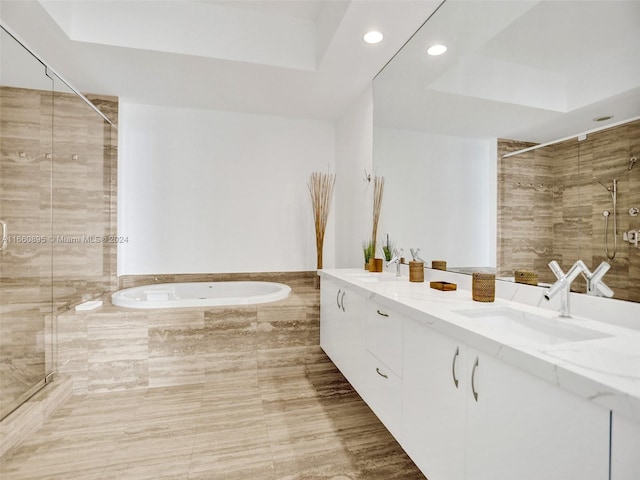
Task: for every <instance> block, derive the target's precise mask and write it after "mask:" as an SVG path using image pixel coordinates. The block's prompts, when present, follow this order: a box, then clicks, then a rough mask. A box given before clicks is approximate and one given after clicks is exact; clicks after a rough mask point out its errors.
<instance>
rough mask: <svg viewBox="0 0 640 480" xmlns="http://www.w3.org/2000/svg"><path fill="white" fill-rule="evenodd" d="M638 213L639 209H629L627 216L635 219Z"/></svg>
mask: <svg viewBox="0 0 640 480" xmlns="http://www.w3.org/2000/svg"><path fill="white" fill-rule="evenodd" d="M638 213H640V208H638V207H631V208H630V209H629V215H631V216H632V217H637V216H638Z"/></svg>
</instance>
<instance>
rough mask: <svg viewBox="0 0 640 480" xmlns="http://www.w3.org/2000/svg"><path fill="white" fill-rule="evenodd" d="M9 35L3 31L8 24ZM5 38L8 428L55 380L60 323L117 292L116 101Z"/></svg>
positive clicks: (1, 72) (1, 374) (0, 167)
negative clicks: (72, 82)
mask: <svg viewBox="0 0 640 480" xmlns="http://www.w3.org/2000/svg"><path fill="white" fill-rule="evenodd" d="M0 26H1V25H0ZM1 27H2V28H1V29H0V35H1V36H0V227H1V229H2V240H1V243H0V421H1V420H2V419H3V418H5V417H7V416H8V415H9V414H10V413H11V412H13V411H14V410H16V408H18V407H19V406H20V405H21V404H22V403H23V402H24V401H25V400H27V399H28V398H30V397H31V396H32V395H33V394H34V393H35V392H37V391H38V390H39V389H41V388H42V387H43V386H44V385H46V384H47V383H48V382H49V381H50V380H51V379H52V377H53V374H54V372H55V371H56V362H57V361H59V359H57V355H56V346H57V342H58V335H57V329H56V314H57V313H58V312H59V311H61V310H62V311H64V310H66V309H68V308H71V307H72V306H74V305H76V304H78V303H80V302H82V301H85V300H90V299H93V298H96V297H98V296H100V295H102V294H104V293H105V292H108V291H110V290H114V289H115V282H116V276H115V261H116V260H115V259H116V244H115V243H113V242H110V241H109V239H110V238H113V237H114V236H115V225H116V217H115V211H116V209H115V196H116V193H115V192H116V176H117V169H116V164H117V154H116V152H117V136H116V129H115V128H114V126H113V124H112V122H111V121H110V120H109V119H108V117H106V116H105V114H104V113H102V112H104V111H105V109H106V111H107V112H108V113H109V114H110V116H111V117H112V118H117V99H116V98H115V97H105V96H99V95H95V96H94V97H95V98H94V100H93V101H94V103H95V102H98V105H100V107H101V110H100V111H99V110H98V109H97V107H96V106H95V104H92V103H90V102H89V101H88V100H87V98H86V97H85V96H84V95H81V94H79V93H78V92H77V91H76V90H74V89H72V88H71V87H70V86H69V85H68V83H67V82H65V81H64V80H63V79H61V78H60V77H59V76H58V75H57V74H56V73H55V72H53V71H52V70H51V69H50V68H49V67H48V66H47V65H46V64H45V63H44V62H43V61H41V59H39V58H37V57H36V56H34V55H33V54H32V53H31V52H30V51H29V50H28V49H27V48H25V47H24V46H23V44H22V43H21V42H19V41H18V39H17V38H16V37H15V35H14V34H13V33H12V32H10V31H9V30H8V29H6V28H5V27H4V26H1Z"/></svg>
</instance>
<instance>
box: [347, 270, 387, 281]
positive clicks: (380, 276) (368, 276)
mask: <svg viewBox="0 0 640 480" xmlns="http://www.w3.org/2000/svg"><path fill="white" fill-rule="evenodd" d="M345 276H347V277H349V278H351V279H353V280H357V281H359V282H365V283H366V282H371V283H373V282H393V281H395V280H396V279H397V278H396V276H395V275H393V274H390V273H384V272H376V273H348V274H346V275H345Z"/></svg>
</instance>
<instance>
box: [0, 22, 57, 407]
mask: <svg viewBox="0 0 640 480" xmlns="http://www.w3.org/2000/svg"><path fill="white" fill-rule="evenodd" d="M0 35H1V38H0V220H1V221H2V224H1V225H2V243H1V247H0V419H2V418H4V417H6V416H7V415H8V414H9V413H11V412H12V411H13V410H14V409H16V408H17V407H18V406H19V405H20V404H22V403H23V402H24V401H25V400H26V399H28V398H29V397H30V396H31V395H33V393H35V392H36V391H37V390H38V389H39V388H41V387H42V386H43V385H44V384H45V381H46V378H47V375H48V374H49V373H50V372H52V371H53V357H52V348H51V345H52V334H53V332H52V318H53V315H52V313H53V312H52V305H53V303H52V255H51V247H52V243H51V238H50V237H51V210H52V205H51V167H52V145H53V143H52V115H53V92H52V87H53V85H52V80H51V78H49V77H48V76H47V72H46V67H45V66H44V65H43V64H42V63H41V62H39V61H38V60H37V59H36V58H35V57H33V56H32V55H31V54H30V53H29V52H28V51H27V50H26V49H25V48H24V47H23V46H22V45H21V44H19V43H18V42H17V41H16V40H15V39H14V38H13V37H12V36H11V35H9V34H8V33H7V32H6V31H5V30H4V29H2V30H1V31H0Z"/></svg>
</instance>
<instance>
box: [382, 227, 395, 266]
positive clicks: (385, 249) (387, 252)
mask: <svg viewBox="0 0 640 480" xmlns="http://www.w3.org/2000/svg"><path fill="white" fill-rule="evenodd" d="M394 248H395V244H394V243H393V242H391V241H389V234H388V233H387V241H386V242H385V244H384V245H382V253H384V259H385V260H386V261H387V262H388V261H390V260H391V258H392V255H393V249H394Z"/></svg>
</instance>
